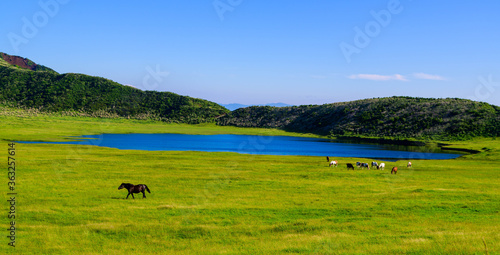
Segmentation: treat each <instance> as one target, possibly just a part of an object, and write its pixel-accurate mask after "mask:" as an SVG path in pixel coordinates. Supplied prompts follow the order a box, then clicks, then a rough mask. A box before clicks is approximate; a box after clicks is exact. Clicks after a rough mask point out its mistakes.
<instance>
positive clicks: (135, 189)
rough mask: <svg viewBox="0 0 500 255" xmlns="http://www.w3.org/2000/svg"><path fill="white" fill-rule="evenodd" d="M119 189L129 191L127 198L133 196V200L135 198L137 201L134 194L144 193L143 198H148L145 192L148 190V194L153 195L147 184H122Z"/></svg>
mask: <svg viewBox="0 0 500 255" xmlns="http://www.w3.org/2000/svg"><path fill="white" fill-rule="evenodd" d="M118 189H127V190H128V195H127V198H128V196H130V195H132V198H134V199H135V197H134V193H141V192H142V198H146V193H145V192H144V191H146V190H147V191H148V193H151V191H149V188H148V186H146V184H137V185H133V184H131V183H122V185H120V187H118Z"/></svg>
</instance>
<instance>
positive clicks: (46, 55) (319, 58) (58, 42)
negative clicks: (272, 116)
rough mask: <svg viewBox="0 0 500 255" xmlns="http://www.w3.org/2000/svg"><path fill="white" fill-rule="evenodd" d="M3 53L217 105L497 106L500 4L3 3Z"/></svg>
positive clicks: (318, 0) (327, 0)
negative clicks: (399, 99)
mask: <svg viewBox="0 0 500 255" xmlns="http://www.w3.org/2000/svg"><path fill="white" fill-rule="evenodd" d="M0 7H1V9H2V10H3V11H2V15H1V16H0V21H1V24H2V25H1V26H0V51H3V52H6V53H9V54H13V55H19V56H23V57H28V58H30V59H32V60H34V61H35V62H37V63H40V64H43V65H46V66H49V67H51V68H53V69H55V70H56V71H58V72H60V73H68V72H72V73H85V74H89V75H95V76H101V77H105V78H109V79H111V80H114V81H117V82H119V83H122V84H129V85H132V86H134V87H137V88H140V89H148V90H158V91H171V92H174V93H178V94H181V95H188V96H192V97H197V98H203V99H207V100H211V101H214V102H218V103H224V104H227V103H242V104H264V103H273V102H284V103H288V104H297V105H299V104H324V103H333V102H341V101H350V100H356V99H364V98H372V97H386V96H413V97H433V98H445V97H459V98H468V99H473V100H477V101H485V102H488V103H492V104H495V105H500V46H499V45H500V44H499V42H500V32H499V31H500V15H498V11H499V10H500V1H495V0H485V1H430V0H413V1H411V0H400V1H397V0H371V1H331V0H311V1H263V0H252V1H250V0H203V1H201V0H192V1H185V0H184V1H180V0H179V1H164V0H161V1H160V0H151V1H123V0H122V1H114V0H113V1H111V0H110V1H94V0H88V1H77V0H36V1H28V0H26V1H2V2H1V3H0Z"/></svg>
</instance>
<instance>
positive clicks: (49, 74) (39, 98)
mask: <svg viewBox="0 0 500 255" xmlns="http://www.w3.org/2000/svg"><path fill="white" fill-rule="evenodd" d="M1 56H3V54H2V55H0V57H1ZM0 61H1V63H0V103H1V102H4V103H7V104H9V105H11V106H14V107H25V108H36V109H40V110H42V111H47V112H58V111H71V110H73V111H81V112H84V113H89V114H92V113H95V112H105V113H107V114H109V115H112V116H116V115H117V116H120V117H129V118H144V116H148V118H153V119H157V120H162V121H169V122H182V123H191V124H196V123H202V122H214V121H215V118H217V117H219V116H221V115H223V114H226V113H228V112H229V111H228V110H227V109H225V108H224V107H222V106H220V105H218V104H216V103H213V102H210V101H206V100H202V99H196V98H191V97H187V96H180V95H177V94H174V93H170V92H157V91H142V90H139V89H136V88H133V87H129V86H123V85H121V84H118V83H116V82H113V81H111V80H108V79H105V78H100V77H93V76H88V75H83V74H74V73H68V74H58V73H57V72H55V71H53V70H52V69H50V68H46V67H43V66H40V65H36V66H37V67H38V68H39V70H37V71H34V70H31V69H28V68H23V67H20V66H17V65H12V64H10V63H8V62H6V61H5V60H3V59H0ZM28 61H29V60H28ZM30 62H31V61H30Z"/></svg>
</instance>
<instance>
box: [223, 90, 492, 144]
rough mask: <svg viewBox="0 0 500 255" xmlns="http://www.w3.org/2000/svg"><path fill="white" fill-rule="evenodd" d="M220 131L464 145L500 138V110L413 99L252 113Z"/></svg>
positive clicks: (236, 116) (228, 120)
mask: <svg viewBox="0 0 500 255" xmlns="http://www.w3.org/2000/svg"><path fill="white" fill-rule="evenodd" d="M217 121H218V124H219V125H231V126H238V127H267V128H280V129H285V130H287V131H294V132H306V133H314V134H320V135H330V136H334V137H385V138H390V139H409V138H416V139H431V140H463V139H470V138H474V137H497V136H500V107H497V106H494V105H490V104H487V103H481V102H475V101H471V100H465V99H456V98H448V99H430V98H411V97H390V98H374V99H365V100H358V101H352V102H344V103H335V104H326V105H304V106H293V107H248V108H243V109H238V110H235V111H233V112H231V113H230V114H228V115H226V116H224V117H222V118H219V119H218V120H217Z"/></svg>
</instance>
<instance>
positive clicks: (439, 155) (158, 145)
mask: <svg viewBox="0 0 500 255" xmlns="http://www.w3.org/2000/svg"><path fill="white" fill-rule="evenodd" d="M77 139H79V140H78V141H72V142H56V144H79V145H95V146H101V147H109V148H117V149H121V150H147V151H209V152H237V153H243V154H263V155H302V156H330V157H359V158H373V159H453V158H457V157H459V156H461V155H462V154H458V153H453V152H450V151H447V152H444V151H442V150H441V149H439V148H429V147H422V146H395V145H379V144H358V143H343V142H337V141H332V140H327V139H318V138H303V137H289V136H254V135H184V134H101V135H84V136H81V137H77ZM44 143H46V142H44Z"/></svg>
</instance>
